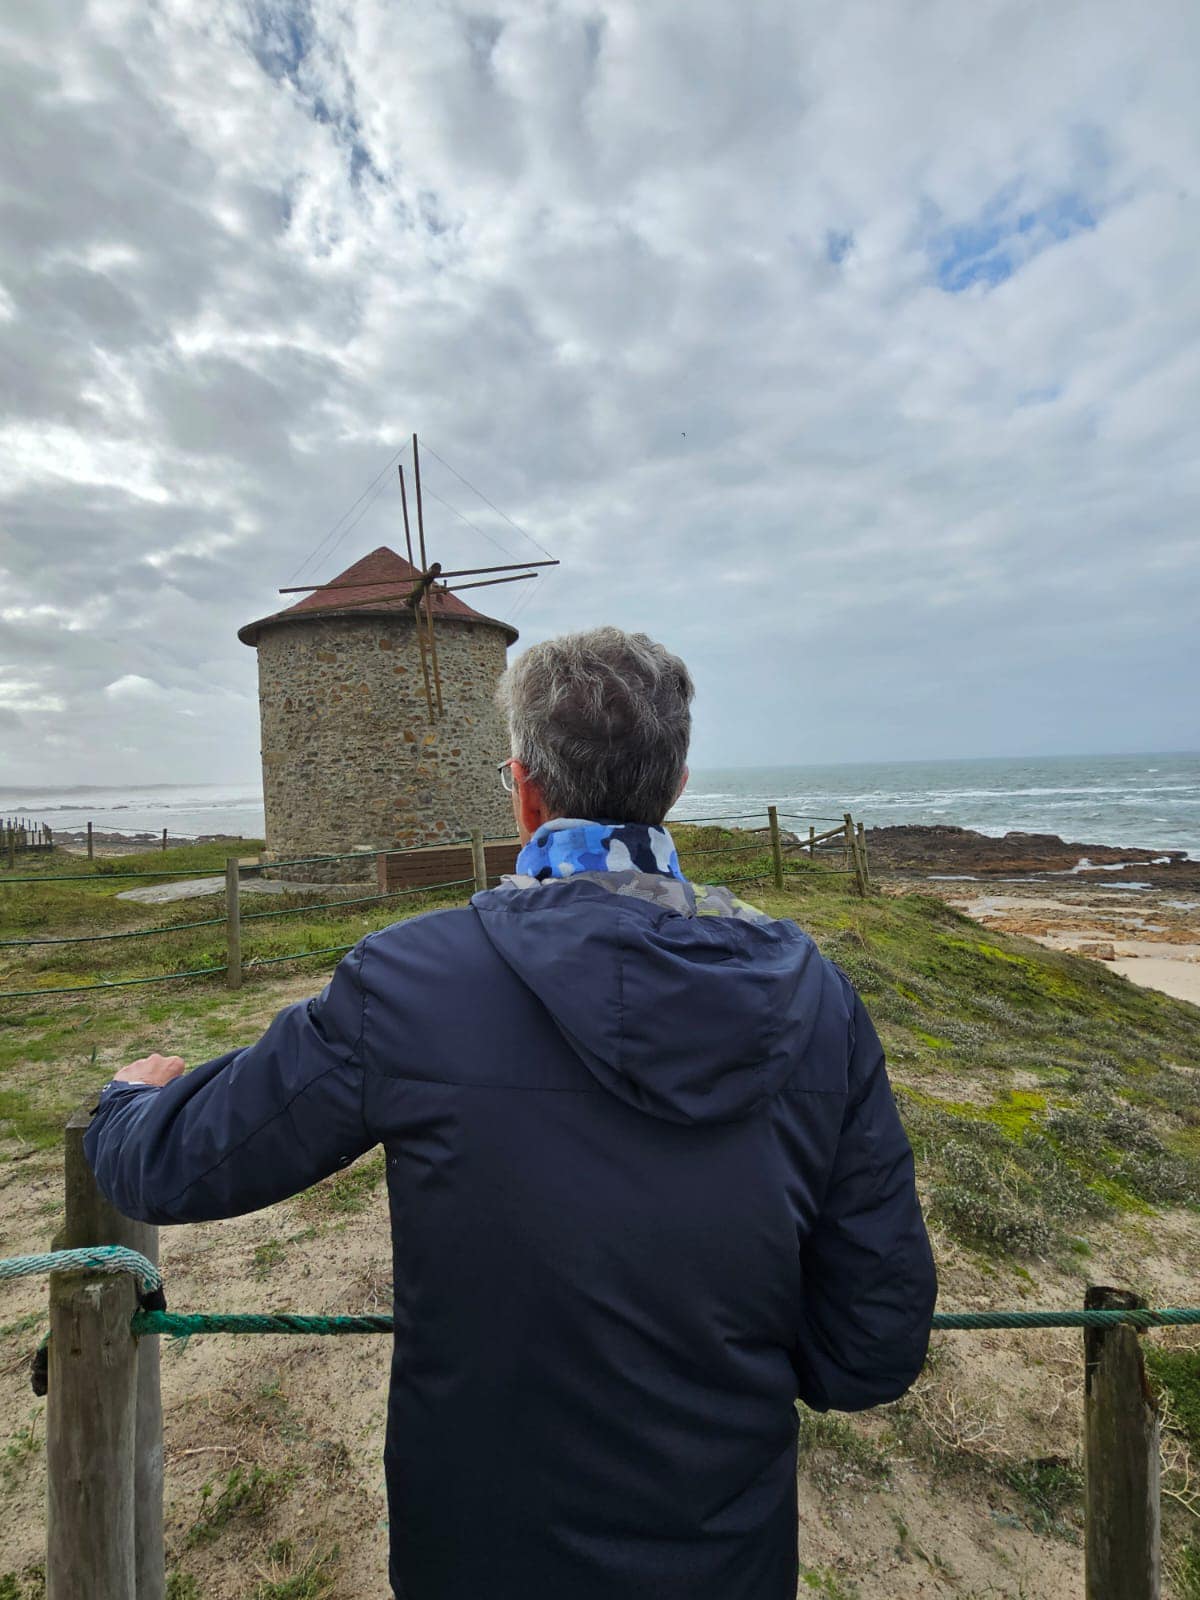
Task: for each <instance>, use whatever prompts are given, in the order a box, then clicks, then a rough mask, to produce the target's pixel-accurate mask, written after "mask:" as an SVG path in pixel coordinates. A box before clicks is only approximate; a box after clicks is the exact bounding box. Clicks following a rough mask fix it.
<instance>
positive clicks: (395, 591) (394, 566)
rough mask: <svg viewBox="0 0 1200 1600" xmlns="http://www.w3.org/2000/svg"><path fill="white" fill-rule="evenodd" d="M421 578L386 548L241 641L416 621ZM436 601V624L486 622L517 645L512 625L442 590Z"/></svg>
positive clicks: (246, 632)
mask: <svg viewBox="0 0 1200 1600" xmlns="http://www.w3.org/2000/svg"><path fill="white" fill-rule="evenodd" d="M418 577H419V573H418V572H417V569H416V567H414V566H413V565H412V564H411V562H408V561H406V560H405V559H404V557H403V556H399V555H397V554H396V552H395V551H394V550H389V549H388V547H387V545H380V547H379V549H378V550H372V551H371V553H370V555H368V556H363V558H362V560H361V561H356V562H355V563H354V565H353V566H352V567H347V568H346V570H345V572H340V573H339V574H338V576H337V577H336V578H331V579H330V580H329V582H328V584H326V585H324V587H322V588H320V589H314V590H313V592H312V593H311V594H306V595H305V596H304V598H303V599H302V600H297V602H296V604H295V605H293V606H286V607H285V608H284V609H283V610H282V611H276V612H274V613H273V614H272V615H271V616H269V617H260V618H259V619H258V621H257V622H248V623H247V624H246V625H245V627H244V628H239V629H238V638H239V639H240V640H241V641H242V643H243V644H249V645H256V644H257V643H258V635H259V632H260V631H261V630H262V629H263V628H267V627H277V626H280V625H283V624H288V623H297V622H307V621H309V620H310V619H313V618H316V617H336V616H341V615H346V616H350V617H379V616H397V615H405V614H409V615H411V613H410V612H409V607H408V603H407V596H408V595H409V594H411V593H412V587H413V584H414V582H415V581H416V579H417V578H418ZM432 596H433V614H434V617H435V618H437V617H446V618H448V619H450V618H452V619H454V620H455V621H458V622H480V623H482V624H483V625H484V626H485V627H489V628H501V629H503V631H504V632H505V633H506V634H507V635H508V643H509V644H513V643H515V642H516V639H517V637H518V634H517V630H516V629H515V628H514V627H512V626H511V625H510V624H509V623H507V622H500V621H498V620H497V619H496V618H495V617H485V616H483V615H482V614H481V613H480V612H478V611H472V610H471V607H470V606H469V605H466V604H465V603H464V602H463V601H462V600H460V599H459V598H458V596H457V595H456V594H449V593H447V592H446V590H444V589H439V588H438V587H437V586H436V585H435V586H434V588H433V590H432Z"/></svg>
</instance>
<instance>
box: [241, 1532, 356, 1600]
mask: <svg viewBox="0 0 1200 1600" xmlns="http://www.w3.org/2000/svg"><path fill="white" fill-rule="evenodd" d="M339 1554H340V1551H339V1548H338V1546H337V1545H336V1544H335V1545H332V1546H330V1547H329V1548H327V1549H322V1548H319V1547H318V1548H316V1549H314V1550H313V1551H311V1552H310V1554H309V1555H308V1556H307V1557H305V1559H304V1560H303V1561H301V1562H299V1564H297V1559H296V1553H295V1547H294V1545H293V1543H292V1541H291V1540H290V1539H280V1540H279V1541H278V1543H276V1544H273V1545H272V1546H271V1548H270V1549H269V1550H268V1552H267V1559H268V1560H269V1561H270V1563H271V1569H272V1570H271V1571H270V1572H269V1573H268V1574H267V1575H266V1576H265V1577H264V1578H263V1580H262V1582H261V1583H260V1584H259V1585H258V1587H257V1588H256V1589H255V1590H254V1597H253V1600H327V1597H328V1596H330V1595H332V1594H333V1592H334V1585H335V1583H336V1580H337V1570H336V1569H337V1561H338V1556H339Z"/></svg>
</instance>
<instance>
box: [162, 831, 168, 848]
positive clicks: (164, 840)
mask: <svg viewBox="0 0 1200 1600" xmlns="http://www.w3.org/2000/svg"><path fill="white" fill-rule="evenodd" d="M162 847H163V849H164V850H165V849H166V848H167V830H166V829H165V828H164V829H163V837H162Z"/></svg>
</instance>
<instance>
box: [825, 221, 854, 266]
mask: <svg viewBox="0 0 1200 1600" xmlns="http://www.w3.org/2000/svg"><path fill="white" fill-rule="evenodd" d="M853 248H854V235H853V234H852V233H848V232H839V231H838V230H837V229H835V228H830V229H829V231H828V233H826V235H825V257H826V260H828V261H832V263H833V265H834V266H835V267H840V266H841V264H842V262H843V261H844V260H845V259H846V257H847V256H848V255H849V254H850V252H851V250H852V249H853Z"/></svg>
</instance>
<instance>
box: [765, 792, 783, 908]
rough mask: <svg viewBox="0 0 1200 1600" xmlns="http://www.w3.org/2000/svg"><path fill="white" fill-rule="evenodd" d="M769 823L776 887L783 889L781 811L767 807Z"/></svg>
mask: <svg viewBox="0 0 1200 1600" xmlns="http://www.w3.org/2000/svg"><path fill="white" fill-rule="evenodd" d="M767 822H768V824H769V826H770V829H771V862H772V865H773V867H774V871H775V887H776V888H777V889H782V888H783V847H782V846H781V844H780V842H779V810H778V808H777V807H776V806H768V807H767Z"/></svg>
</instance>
